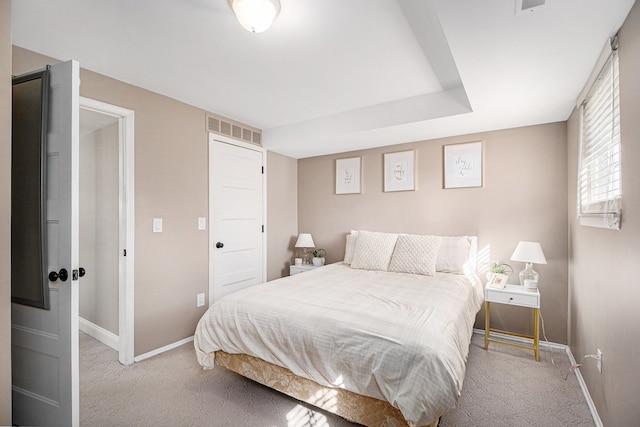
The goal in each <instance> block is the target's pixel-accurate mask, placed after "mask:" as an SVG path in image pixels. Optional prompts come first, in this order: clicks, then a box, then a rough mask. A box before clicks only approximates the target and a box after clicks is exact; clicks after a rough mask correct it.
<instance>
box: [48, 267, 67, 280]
mask: <svg viewBox="0 0 640 427" xmlns="http://www.w3.org/2000/svg"><path fill="white" fill-rule="evenodd" d="M68 278H69V272H68V271H67V269H66V268H61V269H60V271H59V272H57V273H56V272H55V271H52V272H51V273H49V280H51V281H52V282H55V281H56V280H58V279H60V280H62V281H63V282H66V281H67V279H68Z"/></svg>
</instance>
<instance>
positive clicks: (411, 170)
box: [384, 150, 416, 193]
mask: <svg viewBox="0 0 640 427" xmlns="http://www.w3.org/2000/svg"><path fill="white" fill-rule="evenodd" d="M415 189H416V183H415V150H408V151H398V152H395V153H385V154H384V192H385V193H388V192H392V191H414V190H415Z"/></svg>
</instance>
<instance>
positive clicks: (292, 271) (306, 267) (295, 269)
mask: <svg viewBox="0 0 640 427" xmlns="http://www.w3.org/2000/svg"><path fill="white" fill-rule="evenodd" d="M320 267H322V266H321V265H313V264H302V265H291V266H289V276H294V275H296V274H299V273H304V272H305V271H311V270H314V269H316V268H320Z"/></svg>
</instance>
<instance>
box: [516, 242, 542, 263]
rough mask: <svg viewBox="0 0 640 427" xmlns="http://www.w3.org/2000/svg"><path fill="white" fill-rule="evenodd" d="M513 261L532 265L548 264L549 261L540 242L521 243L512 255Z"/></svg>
mask: <svg viewBox="0 0 640 427" xmlns="http://www.w3.org/2000/svg"><path fill="white" fill-rule="evenodd" d="M511 261H520V262H530V263H532V264H546V263H547V259H546V258H545V257H544V252H542V246H541V245H540V243H538V242H520V243H518V246H517V247H516V250H515V251H513V255H511Z"/></svg>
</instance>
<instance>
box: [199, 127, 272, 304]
mask: <svg viewBox="0 0 640 427" xmlns="http://www.w3.org/2000/svg"><path fill="white" fill-rule="evenodd" d="M215 141H218V142H223V143H226V144H231V145H235V146H236V147H241V148H246V149H247V150H253V151H257V152H260V153H262V167H263V168H264V174H263V175H262V223H263V224H264V235H263V237H262V280H263V281H266V280H267V233H268V231H269V230H268V227H267V150H265V149H264V148H262V147H260V146H258V145H253V144H249V143H246V142H242V141H238V140H235V139H233V138H228V137H226V136H223V135H218V134H215V133H209V142H208V148H209V247H208V257H209V306H211V305H212V304H213V303H214V302H215V301H214V295H213V285H214V283H213V282H214V280H213V273H214V271H213V270H214V265H213V254H212V251H211V249H212V248H213V245H214V244H215V243H214V237H215V236H214V235H213V231H214V230H213V226H212V224H213V168H212V167H211V165H212V164H213V150H212V149H211V145H212V144H213V143H214V142H215Z"/></svg>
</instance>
